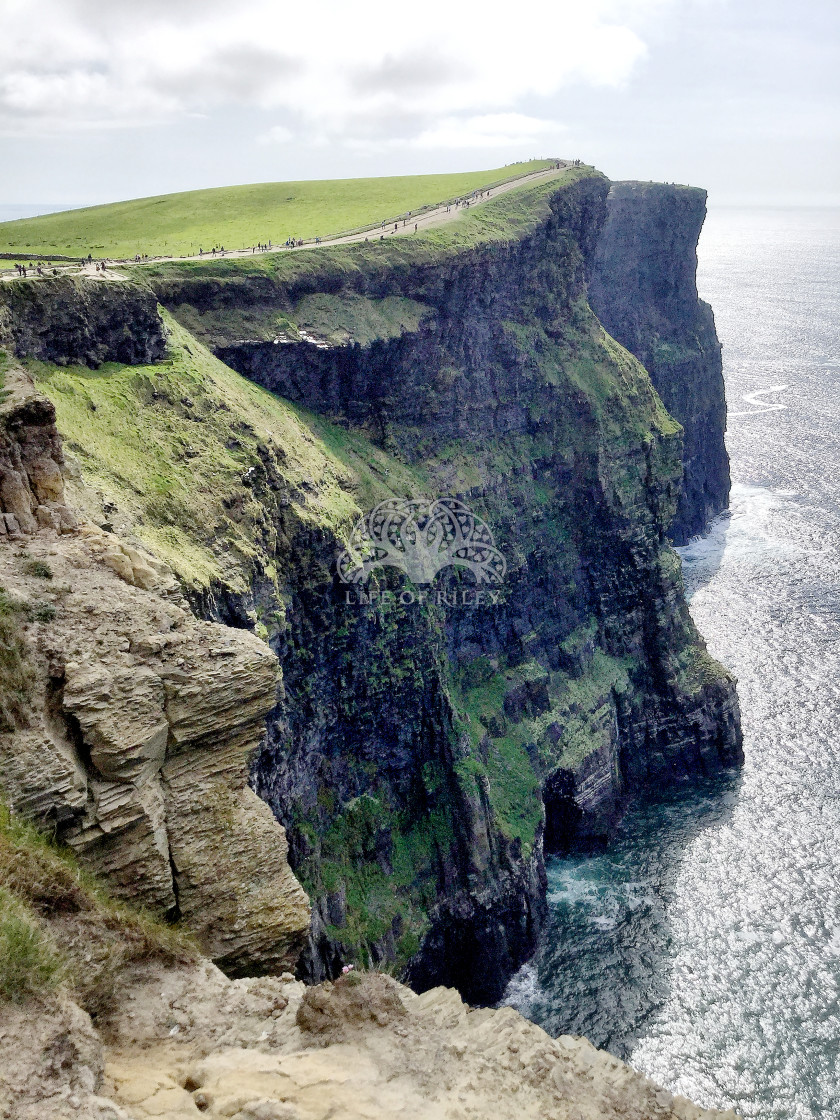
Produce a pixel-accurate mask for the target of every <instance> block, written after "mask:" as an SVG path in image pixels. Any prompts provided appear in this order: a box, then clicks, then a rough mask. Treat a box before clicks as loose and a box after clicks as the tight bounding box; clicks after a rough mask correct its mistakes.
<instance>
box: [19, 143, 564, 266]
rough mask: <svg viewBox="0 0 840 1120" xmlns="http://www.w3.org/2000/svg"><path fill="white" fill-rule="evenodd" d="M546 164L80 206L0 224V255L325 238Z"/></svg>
mask: <svg viewBox="0 0 840 1120" xmlns="http://www.w3.org/2000/svg"><path fill="white" fill-rule="evenodd" d="M549 165H550V161H547V160H534V161H532V162H530V163H523V164H515V165H512V166H510V167H500V168H494V169H491V170H489V171H471V172H464V173H462V174H454V175H402V176H393V177H388V178H377V179H324V180H309V181H306V182H299V183H254V184H250V185H246V186H237V187H216V188H213V189H211V190H202V191H186V192H184V193H182V194H169V195H160V196H157V197H154V198H141V199H134V200H132V201H129V202H116V203H111V204H110V205H107V206H90V207H86V208H84V209H82V210H68V211H65V212H63V213H60V214H47V215H44V216H42V217H39V218H22V219H19V220H18V221H15V222H4V223H2V224H0V252H3V253H6V252H9V253H18V252H21V253H29V254H31V255H32V256H37V255H38V254H39V253H41V254H49V253H57V254H67V255H70V256H87V254H88V253H89V252H90V253H93V255H94V256H98V257H103V256H109V257H133V256H134V255H135V254H136V253H148V254H149V255H161V256H171V255H178V254H188V253H197V252H198V250H199V248H200V247H201V248H204V249H205V250H209V249H211V248H212V247H213V246H214V245H224V246H225V248H228V249H238V248H242V247H244V246H247V245H253V244H254V243H255V242H257V241H262V242H268V241H272V242H273V243H274V244H275V245H281V244H282V243H283V242H284V241H285V240H286V238H287V237H327V236H329V235H331V234H336V233H341V232H343V231H344V230H348V229H355V228H356V227H358V226H366V225H369V224H371V223H373V222H378V221H381V220H382V219H387V218H394V217H396V216H397V215H398V214H404V213H406V212H407V211H408V210H417V209H419V208H420V207H422V206H426V205H430V204H434V203H438V202H440V201H442V200H445V199H447V198H454V197H456V196H459V195H463V194H466V193H467V192H469V191H473V190H476V189H477V188H480V187H485V186H488V185H489V184H491V183H495V182H499V181H500V180H503V179H507V178H510V176H512V175H517V174H520V173H523V172H526V171H536V170H539V169H540V168H541V167H548V166H549Z"/></svg>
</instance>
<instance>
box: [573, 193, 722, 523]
mask: <svg viewBox="0 0 840 1120" xmlns="http://www.w3.org/2000/svg"><path fill="white" fill-rule="evenodd" d="M705 217H706V192H705V191H704V190H699V189H696V188H691V187H682V186H673V185H669V184H667V183H631V182H628V183H614V184H613V185H612V188H611V190H610V193H609V197H608V199H607V218H606V222H605V223H604V227H603V230H602V232H601V237H600V240H599V242H598V248H597V251H596V253H595V257H594V262H593V272H592V276H591V279H590V284H589V299H590V302H591V304H592V308H593V310H594V311H595V313H596V314H597V315H598V317H599V318H600V320H601V322H602V323H603V324H604V326H605V327H606V328H607V330H608V331H609V332H610V334H611V335H612V336H613V337H614V338H617V339H618V341H619V342H620V343H621V344H622V345H623V346H626V347H627V349H628V350H629V351H630V352H631V353H632V354H635V355H636V357H637V358H638V359H639V360H640V361H641V363H642V364H643V365H644V366H645V368H646V369H647V371H648V372H649V373H650V376H651V380H652V381H653V383H654V385H655V386H656V389H657V391H658V392H659V395H660V396H661V397H662V400H663V402H664V403H665V407H666V408H667V409H668V411H669V412H670V413H671V415H672V416H673V417H674V418H675V419H676V420H679V422H680V424H682V426H683V429H684V432H685V437H684V445H683V471H684V475H683V488H682V494H681V496H680V501H679V505H678V507H677V512H676V516H675V518H674V521H673V523H672V525H671V535H672V537H673V539H674V540H675V542H676V543H677V544H684V543H685V542H686V541H687V540H689V538H691V537H692V536H695V535H697V534H698V533H702V532H704V530H705V529H706V527H707V526H708V523H709V520H710V519H711V518H712V517H714V516H715V515H716V514H718V513H720V512H721V511H722V510H724V509H726V507H727V505H728V504H729V456H728V454H727V452H726V446H725V444H724V433H725V431H726V398H725V392H724V384H723V371H722V363H721V350H720V343H719V342H718V337H717V332H716V331H715V320H714V315H713V313H712V309H711V307H709V305H708V304H707V303H704V302H703V301H702V300H701V299H698V296H697V283H696V269H697V252H696V247H697V239H698V237H699V236H700V230H701V228H702V226H703V221H704V219H705Z"/></svg>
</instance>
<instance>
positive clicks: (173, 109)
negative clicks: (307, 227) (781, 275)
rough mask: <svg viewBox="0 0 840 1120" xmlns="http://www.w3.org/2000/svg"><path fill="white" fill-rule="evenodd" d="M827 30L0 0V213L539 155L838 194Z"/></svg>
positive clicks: (635, 11)
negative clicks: (254, 183)
mask: <svg viewBox="0 0 840 1120" xmlns="http://www.w3.org/2000/svg"><path fill="white" fill-rule="evenodd" d="M401 12H402V13H404V14H400V13H401ZM839 44H840V3H838V2H837V0H799V2H798V3H793V2H792V0H571V2H570V0H508V2H507V3H505V4H500V3H497V2H496V0H455V2H452V0H447V2H446V3H443V2H441V0H424V2H423V3H421V4H417V5H405V6H398V5H395V4H394V3H393V2H391V0H388V2H386V0H355V2H353V0H335V2H334V0H301V2H299V3H297V4H288V3H278V2H277V0H237V2H235V3H233V2H231V0H0V209H2V215H0V216H2V217H11V216H20V215H22V214H23V213H25V212H26V211H27V210H34V209H35V208H37V207H39V206H53V207H55V206H56V205H62V206H70V205H84V204H87V203H94V202H106V201H111V200H115V199H122V198H134V197H139V196H143V195H150V194H159V193H165V192H169V191H178V190H189V189H192V188H195V187H205V186H222V185H225V184H230V183H245V182H261V181H266V180H278V179H307V178H341V177H348V176H359V175H391V174H411V173H415V172H428V171H460V170H468V169H477V168H483V167H496V166H499V165H501V164H505V163H509V162H512V161H514V160H517V159H520V158H522V157H528V156H533V155H535V156H541V155H557V156H567V157H580V158H582V159H584V160H585V161H586V162H589V163H594V164H595V165H596V166H598V167H599V168H601V169H602V170H603V171H605V172H606V173H607V174H608V175H610V176H611V177H612V178H616V179H620V178H639V179H661V180H666V181H676V182H687V183H693V184H697V185H702V186H705V187H707V188H709V190H710V192H711V194H712V198H713V200H714V201H716V202H718V203H741V202H756V203H762V202H771V203H793V204H797V203H804V204H820V203H835V204H840V175H838V172H839V171H840V145H838V128H839V127H840V126H839V125H838V120H840V113H838V108H839V107H840V106H839V105H838V102H840V98H838V86H840V64H839V63H840V58H839V57H838V55H839V54H840V50H839ZM14 206H17V207H19V208H20V209H18V210H14V209H13V207H14Z"/></svg>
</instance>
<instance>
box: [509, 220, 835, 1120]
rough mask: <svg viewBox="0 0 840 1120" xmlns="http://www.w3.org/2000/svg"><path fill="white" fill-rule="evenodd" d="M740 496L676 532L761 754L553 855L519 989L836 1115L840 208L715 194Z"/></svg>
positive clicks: (605, 1029)
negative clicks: (737, 206) (757, 206)
mask: <svg viewBox="0 0 840 1120" xmlns="http://www.w3.org/2000/svg"><path fill="white" fill-rule="evenodd" d="M698 286H699V289H700V294H701V296H702V297H703V298H704V299H706V300H708V301H709V302H710V303H711V304H712V307H713V308H714V311H715V316H716V320H717V326H718V333H719V335H720V338H721V341H722V343H723V346H724V372H725V377H726V386H727V397H728V401H729V416H730V421H729V432H728V437H727V443H728V447H729V453H730V456H731V459H732V478H733V490H732V500H731V508H730V511H729V513H728V514H727V515H724V516H723V517H721V518H719V519H718V521H717V522H716V523H715V524H714V526H713V528H712V531H711V532H710V533H709V535H708V536H707V537H705V538H703V539H701V540H698V541H695V542H692V543H691V544H690V545H688V546H686V547H685V548H683V549H680V553H681V556H682V559H683V571H684V577H685V581H686V590H687V592H688V594H689V596H690V603H691V611H692V614H693V615H694V618H695V619H696V621H697V624H698V626H699V628H700V630H701V632H702V633H703V634H704V636H705V637H706V639H707V641H708V644H709V648H710V650H711V652H712V653H713V654H714V655H715V656H716V657H718V658H719V659H720V660H721V661H723V662H724V664H725V665H727V666H728V667H729V668H730V669H731V670H732V671H733V672H734V673H735V675H736V676H737V678H738V680H739V694H740V699H741V708H742V714H743V725H744V734H745V754H746V763H745V765H744V767H743V769H742V770H741V771H739V772H738V773H733V774H729V775H723V776H722V777H721V778H719V779H716V780H715V781H711V782H706V783H702V784H701V785H700V786H699V787H697V786H694V787H693V788H692V789H690V790H686V791H676V792H674V793H671V794H669V795H667V796H664V797H662V798H661V799H659V800H657V801H655V802H653V803H651V802H648V803H647V804H645V805H642V806H638V807H636V808H634V809H632V810H631V811H630V812H629V813H628V814H627V816H626V817H625V819H624V821H623V823H622V826H621V829H620V832H619V835H618V837H617V838H616V841H615V843H614V844H613V845H612V846H611V848H610V850H609V851H608V852H606V853H604V854H600V855H596V856H592V857H587V858H573V859H554V860H552V861H551V862H550V864H549V868H548V878H549V903H550V909H551V926H550V930H549V933H548V935H547V937H546V939H545V942H544V944H543V946H542V948H541V949H540V951H539V952H538V954H537V956H536V957H535V958H534V960H532V961H531V962H530V963H529V964H528V965H526V966H525V968H523V969H522V970H521V971H520V972H519V973H518V974H517V976H516V977H514V979H513V981H512V982H511V984H510V987H509V989H508V992H507V993H506V997H505V1002H506V1003H510V1004H512V1005H513V1006H515V1007H517V1008H518V1009H519V1010H520V1011H522V1013H523V1014H525V1015H527V1016H528V1017H529V1018H531V1019H533V1020H534V1021H536V1022H538V1023H540V1024H541V1025H542V1026H544V1027H546V1029H547V1030H549V1031H550V1032H551V1033H552V1034H558V1033H570V1034H584V1035H586V1036H587V1037H588V1038H589V1039H590V1040H591V1041H592V1042H594V1043H595V1044H596V1045H597V1046H602V1047H606V1048H607V1049H609V1050H611V1051H612V1052H613V1053H615V1054H616V1055H618V1056H619V1057H621V1058H623V1059H624V1060H626V1061H629V1062H630V1064H631V1065H633V1066H634V1067H636V1068H637V1069H640V1070H642V1071H643V1072H645V1073H647V1074H649V1075H650V1076H651V1077H653V1078H654V1079H655V1080H657V1081H658V1082H660V1083H661V1084H663V1085H665V1086H667V1088H669V1089H671V1090H672V1091H673V1092H676V1093H681V1094H683V1095H685V1096H687V1097H689V1098H691V1099H692V1100H694V1101H695V1102H696V1103H698V1104H701V1105H704V1106H706V1107H719V1108H735V1109H736V1111H738V1112H739V1113H740V1114H741V1115H742V1116H743V1117H744V1118H745V1120H758V1118H759V1117H760V1118H761V1120H817V1118H819V1120H840V210H827V209H825V210H819V209H812V210H805V209H803V210H795V209H789V210H783V209H779V210H734V209H731V210H729V209H718V210H715V209H714V208H712V209H711V210H710V214H709V217H708V219H707V222H706V227H705V229H704V231H703V234H702V237H701V242H700V267H699V271H698Z"/></svg>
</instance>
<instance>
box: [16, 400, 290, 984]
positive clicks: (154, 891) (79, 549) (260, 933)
mask: <svg viewBox="0 0 840 1120" xmlns="http://www.w3.org/2000/svg"><path fill="white" fill-rule="evenodd" d="M6 416H7V424H6V427H5V429H4V430H2V432H0V455H3V456H4V458H3V459H0V469H4V468H5V474H4V478H8V477H10V475H12V473H13V470H12V469H9V468H8V467H6V466H5V464H9V463H12V464H14V463H17V464H19V465H20V467H22V468H23V469H20V470H18V471H17V475H18V476H19V486H18V489H17V490H15V494H16V495H17V496H18V497H19V499H20V512H21V513H22V512H24V510H25V505H26V501H27V500H28V501H29V503H30V505H31V504H33V503H35V502H36V501H38V500H40V501H42V502H44V503H47V502H49V506H48V507H47V508H48V509H49V510H50V512H51V514H52V515H53V517H54V519H55V523H49V524H43V525H41V526H39V524H38V523H37V522H36V521H35V519H34V518H33V519H32V522H31V523H26V526H27V528H28V530H29V532H27V531H25V529H24V522H25V519H24V518H22V517H18V515H15V516H16V517H17V529H16V531H14V532H13V533H12V534H11V538H10V536H9V535H8V534H7V537H6V543H5V544H4V545H0V584H2V587H3V588H4V589H5V591H6V593H7V595H8V596H9V598H10V600H11V602H12V603H16V604H18V607H17V608H15V609H18V610H19V617H20V620H21V624H22V626H21V632H22V635H23V637H24V640H25V647H26V656H27V658H28V662H29V674H28V678H27V688H28V696H27V698H26V701H27V702H26V715H25V716H24V717H23V718H21V719H20V721H19V724H20V725H19V726H18V727H16V728H15V729H14V730H13V731H10V732H8V733H7V734H3V735H0V760H2V785H3V789H4V792H5V794H6V796H8V798H9V799H10V801H11V803H12V805H13V806H14V807H15V808H17V809H19V810H21V811H24V812H26V813H28V814H30V815H32V816H34V817H35V818H36V819H39V820H41V821H45V822H52V824H53V825H54V827H55V829H56V831H57V833H58V835H59V836H60V837H61V838H62V839H64V840H65V841H66V842H67V843H68V844H70V845H71V846H72V847H73V848H74V849H75V851H76V852H77V853H78V854H79V856H80V857H81V858H82V860H83V862H84V863H85V864H86V865H87V866H88V867H90V868H92V869H93V870H95V871H96V872H97V873H99V874H100V875H102V876H103V877H104V878H105V880H106V881H107V882H108V883H109V885H110V886H111V888H112V889H113V890H114V892H115V893H117V894H119V895H122V896H124V897H126V898H130V899H132V900H133V901H136V902H139V903H142V904H144V905H145V906H147V907H148V908H149V909H151V910H153V911H154V912H156V913H168V914H171V915H173V916H177V917H180V918H181V919H182V920H183V921H184V922H185V924H186V925H187V927H188V928H189V929H190V930H192V931H194V932H195V934H196V935H197V937H198V939H199V941H200V943H201V944H202V945H203V946H204V948H205V949H206V951H207V952H208V953H209V954H210V955H211V956H212V957H214V958H215V959H217V960H219V961H220V962H221V963H223V964H224V966H225V967H226V968H228V969H229V970H230V971H232V972H251V971H254V970H272V969H279V968H283V967H289V966H291V965H293V964H294V962H295V960H296V958H297V956H298V954H299V951H300V949H301V947H302V944H303V940H304V938H305V936H306V932H307V930H308V927H309V903H308V900H307V898H306V896H305V894H304V892H303V890H302V889H301V887H300V886H299V884H298V883H297V881H296V879H295V878H294V876H293V875H292V872H291V871H290V869H289V866H288V863H287V860H286V853H287V846H286V840H285V835H284V833H283V829H282V828H281V827H280V826H279V825H278V824H277V823H276V822H275V821H274V818H273V817H272V815H271V812H270V810H269V809H268V807H267V806H266V805H265V804H264V803H263V802H261V801H260V800H259V799H258V798H257V796H256V794H254V793H253V792H252V791H251V790H250V789H249V788H248V786H247V784H246V782H247V774H248V762H249V759H250V756H251V755H252V753H253V752H254V751H255V750H256V749H257V747H258V746H259V744H260V741H261V739H262V737H263V735H264V729H265V719H266V716H267V714H268V712H269V711H270V710H271V709H272V708H273V707H274V705H275V703H276V699H277V688H278V682H279V672H278V666H277V659H276V657H275V656H274V654H273V653H272V652H271V651H270V650H269V648H268V647H267V646H266V645H265V644H264V643H263V642H261V641H260V640H259V639H258V638H257V637H256V636H255V635H253V634H251V633H248V632H246V631H242V630H234V629H231V628H229V627H226V626H222V625H220V624H218V623H212V622H201V621H198V620H197V619H196V618H195V617H194V616H193V615H192V613H191V612H190V611H189V609H188V608H187V605H186V603H185V602H184V600H183V599H182V597H181V594H180V591H179V590H178V587H177V585H176V583H175V580H174V579H173V577H172V575H171V573H169V572H168V570H167V569H166V568H165V567H164V566H163V565H161V564H160V563H159V562H157V561H156V560H154V559H153V558H152V557H151V556H149V555H148V554H146V553H144V552H143V550H142V549H140V548H136V547H134V546H132V545H131V544H128V543H126V542H124V541H121V540H120V539H118V538H117V537H115V536H114V535H113V534H111V533H107V532H104V531H103V530H101V529H99V528H98V527H96V526H94V525H91V524H89V523H85V524H83V525H81V526H80V527H78V528H76V529H75V530H73V529H72V528H71V526H72V525H74V524H75V519H74V518H73V515H72V514H71V513H70V511H68V510H67V509H66V507H65V506H64V504H63V496H64V495H63V486H62V482H61V473H60V468H61V458H60V443H59V441H58V438H57V436H56V434H55V430H54V427H53V426H52V425H53V414H52V412H51V406H49V405H48V404H46V403H45V402H42V401H39V400H38V398H37V397H36V396H34V395H33V394H32V392H31V387H29V388H28V389H27V388H26V386H25V385H24V386H23V389H22V397H21V400H20V401H19V402H18V407H15V406H9V409H7V412H6ZM9 418H11V419H9ZM44 480H46V482H45V481H44ZM4 500H5V491H4ZM37 508H40V507H37ZM56 525H58V527H56ZM65 527H66V528H65Z"/></svg>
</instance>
